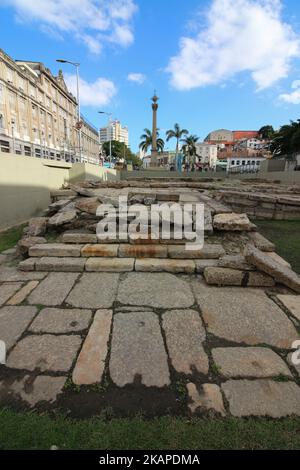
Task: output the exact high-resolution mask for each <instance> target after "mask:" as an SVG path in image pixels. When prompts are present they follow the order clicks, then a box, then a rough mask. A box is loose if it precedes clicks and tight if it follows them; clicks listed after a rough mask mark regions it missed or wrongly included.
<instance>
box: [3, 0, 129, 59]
mask: <svg viewBox="0 0 300 470" xmlns="http://www.w3.org/2000/svg"><path fill="white" fill-rule="evenodd" d="M1 5H4V6H12V7H14V8H15V11H16V14H17V18H18V20H20V21H22V22H27V21H34V22H36V23H38V24H39V26H40V27H41V29H42V31H44V32H47V31H51V33H52V35H53V34H54V32H57V34H59V33H60V34H62V33H71V34H73V35H74V36H75V37H76V38H77V39H78V40H79V41H80V40H81V41H82V42H83V43H84V44H86V45H87V46H88V48H89V49H90V51H91V52H93V53H96V54H98V53H99V52H100V51H101V49H102V46H103V43H105V42H111V43H114V44H117V45H119V46H123V47H127V46H129V45H130V44H132V42H133V40H134V36H133V32H132V19H133V16H134V14H135V13H136V11H137V5H136V3H135V0H2V2H1Z"/></svg>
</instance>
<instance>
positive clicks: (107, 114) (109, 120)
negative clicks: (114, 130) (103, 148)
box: [98, 111, 112, 164]
mask: <svg viewBox="0 0 300 470" xmlns="http://www.w3.org/2000/svg"><path fill="white" fill-rule="evenodd" d="M98 113H99V114H106V116H108V132H109V163H110V164H111V157H112V155H111V116H112V113H106V112H105V111H98ZM99 135H100V131H99Z"/></svg>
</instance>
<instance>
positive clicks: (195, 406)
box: [187, 382, 226, 416]
mask: <svg viewBox="0 0 300 470" xmlns="http://www.w3.org/2000/svg"><path fill="white" fill-rule="evenodd" d="M187 391H188V395H189V401H190V403H189V405H188V407H189V409H190V410H191V412H192V413H196V412H197V411H198V412H199V413H203V412H208V411H212V412H214V413H217V414H220V415H221V416H225V415H226V412H225V408H224V403H223V397H222V393H221V389H220V387H219V386H218V385H215V384H203V385H202V390H201V393H199V392H198V390H197V387H196V385H195V384H193V383H192V382H190V383H188V384H187Z"/></svg>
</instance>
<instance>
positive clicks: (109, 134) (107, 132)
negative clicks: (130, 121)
mask: <svg viewBox="0 0 300 470" xmlns="http://www.w3.org/2000/svg"><path fill="white" fill-rule="evenodd" d="M99 138H100V144H103V143H104V142H108V141H110V140H117V141H118V142H124V144H125V145H127V147H128V145H129V134H128V127H123V126H122V125H121V123H120V121H117V120H115V121H111V122H110V123H109V124H108V126H106V127H101V129H100V131H99Z"/></svg>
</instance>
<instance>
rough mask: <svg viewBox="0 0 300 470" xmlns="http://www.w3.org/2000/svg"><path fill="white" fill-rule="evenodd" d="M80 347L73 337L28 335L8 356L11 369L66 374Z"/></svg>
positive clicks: (76, 338) (78, 341)
mask: <svg viewBox="0 0 300 470" xmlns="http://www.w3.org/2000/svg"><path fill="white" fill-rule="evenodd" d="M80 345H81V338H80V336H75V335H70V336H69V335H59V336H55V335H30V336H26V337H25V338H23V339H22V340H21V341H19V343H18V344H17V345H16V347H15V348H14V349H13V351H12V352H11V353H10V354H9V356H8V360H7V366H8V367H11V368H12V369H26V370H40V371H51V372H67V371H69V370H70V369H71V366H72V364H73V361H74V360H75V358H76V355H77V352H78V350H79V348H80Z"/></svg>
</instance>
